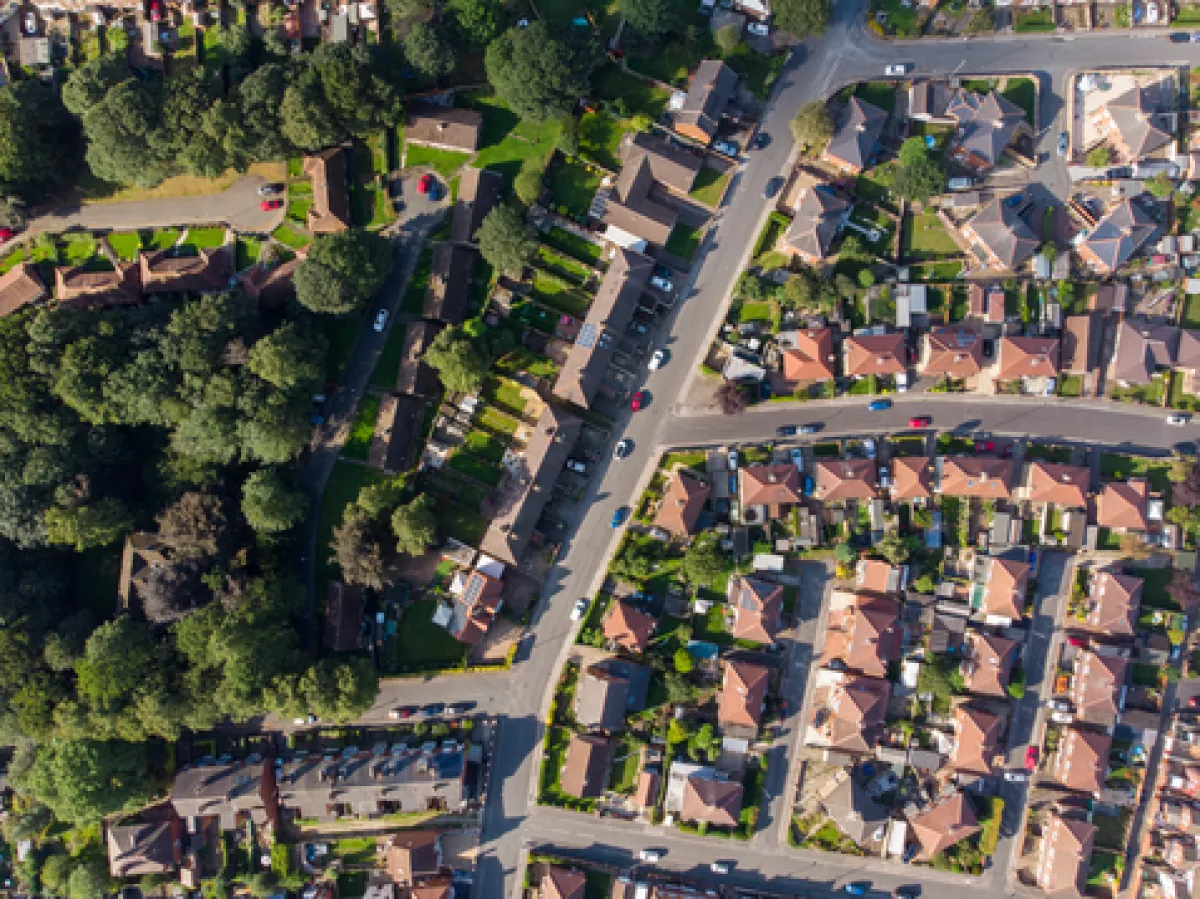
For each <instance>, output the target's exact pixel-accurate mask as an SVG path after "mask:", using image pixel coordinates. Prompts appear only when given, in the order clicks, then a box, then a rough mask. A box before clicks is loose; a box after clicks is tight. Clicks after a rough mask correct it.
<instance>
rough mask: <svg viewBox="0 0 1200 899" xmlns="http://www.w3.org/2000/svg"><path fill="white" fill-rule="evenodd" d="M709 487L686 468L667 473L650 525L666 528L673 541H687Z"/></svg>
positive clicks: (693, 528) (694, 527)
mask: <svg viewBox="0 0 1200 899" xmlns="http://www.w3.org/2000/svg"><path fill="white" fill-rule="evenodd" d="M711 493H712V488H711V487H710V486H709V485H708V484H706V483H705V482H704V481H702V480H700V479H699V478H698V477H696V475H694V474H692V473H691V472H690V471H688V470H687V469H686V468H680V469H679V470H678V471H676V472H675V474H673V475H672V476H671V480H670V481H669V482H668V484H667V490H666V493H664V494H663V498H662V502H661V503H659V504H658V511H657V512H656V513H655V515H654V526H655V527H657V528H661V529H662V530H664V531H666V532H667V533H668V534H670V535H671V536H672V537H674V538H675V539H676V540H688V539H690V538H691V536H692V534H693V533H694V532H695V530H696V523H697V522H698V521H699V519H700V514H701V513H702V512H703V511H704V504H705V503H706V502H708V497H709V495H710V494H711Z"/></svg>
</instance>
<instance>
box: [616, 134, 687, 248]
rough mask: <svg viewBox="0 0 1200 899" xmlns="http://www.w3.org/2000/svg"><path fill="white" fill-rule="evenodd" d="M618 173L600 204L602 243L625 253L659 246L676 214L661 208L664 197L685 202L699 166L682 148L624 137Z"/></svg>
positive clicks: (657, 140)
mask: <svg viewBox="0 0 1200 899" xmlns="http://www.w3.org/2000/svg"><path fill="white" fill-rule="evenodd" d="M620 155H621V157H622V162H623V164H622V166H621V172H620V174H619V175H618V176H617V181H616V183H615V184H614V185H613V189H612V194H611V195H610V196H609V197H608V199H607V200H606V201H605V203H604V211H603V213H602V214H601V216H600V217H601V220H602V221H603V222H604V224H605V225H607V228H606V230H605V239H607V240H610V241H612V242H613V243H616V244H618V245H620V246H624V247H637V246H638V245H639V244H640V242H641V241H645V242H646V243H652V244H659V245H663V244H665V243H666V242H667V240H668V238H670V236H671V231H672V229H673V228H674V227H675V222H676V220H677V218H678V214H677V213H676V212H675V209H674V208H673V207H671V206H669V205H667V204H665V203H663V202H662V201H661V200H660V199H659V198H658V195H659V193H660V192H662V191H666V192H668V193H674V194H679V195H682V196H686V195H687V194H688V193H689V192H690V191H691V189H692V184H694V183H695V181H696V175H697V174H698V173H699V172H700V167H701V165H702V164H703V163H702V161H701V157H699V156H697V155H696V154H695V153H692V152H690V151H688V150H686V149H684V148H683V147H677V146H675V145H674V144H672V143H670V142H669V141H667V140H665V139H663V138H661V137H658V136H657V135H652V134H649V133H645V132H638V133H637V134H633V135H627V136H626V137H625V139H624V140H623V141H622V144H621V148H620Z"/></svg>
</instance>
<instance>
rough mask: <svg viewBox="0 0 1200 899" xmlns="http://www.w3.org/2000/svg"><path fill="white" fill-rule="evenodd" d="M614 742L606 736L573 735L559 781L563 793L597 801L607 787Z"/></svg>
mask: <svg viewBox="0 0 1200 899" xmlns="http://www.w3.org/2000/svg"><path fill="white" fill-rule="evenodd" d="M612 748H613V747H612V741H610V740H609V739H608V738H607V737H598V736H587V735H584V734H571V740H570V742H569V743H568V744H567V757H566V761H565V762H564V763H563V769H562V774H561V777H560V782H561V783H562V789H563V792H564V793H567V794H568V795H570V796H574V797H575V798H576V799H596V798H599V797H600V796H602V795H604V788H605V787H606V786H607V785H608V767H609V764H610V763H611V761H612Z"/></svg>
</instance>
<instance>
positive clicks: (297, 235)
mask: <svg viewBox="0 0 1200 899" xmlns="http://www.w3.org/2000/svg"><path fill="white" fill-rule="evenodd" d="M271 237H273V238H274V239H275V240H277V241H279V242H280V243H281V244H283V245H284V246H285V247H291V248H292V249H293V250H302V249H304V248H305V247H307V246H308V245H309V243H310V241H311V238H309V236H308V235H307V234H304V233H302V232H300V231H297V230H296V229H295V228H293V227H292V226H291V225H287V224H283V225H280V226H279V227H278V228H276V229H275V230H274V231H272V232H271Z"/></svg>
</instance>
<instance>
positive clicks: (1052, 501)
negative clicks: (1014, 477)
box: [1025, 462, 1092, 509]
mask: <svg viewBox="0 0 1200 899" xmlns="http://www.w3.org/2000/svg"><path fill="white" fill-rule="evenodd" d="M1091 480H1092V472H1091V469H1089V468H1085V467H1083V466H1081V465H1059V464H1058V463H1055V462H1033V463H1031V464H1030V465H1029V466H1028V467H1027V468H1026V479H1025V498H1026V499H1027V500H1028V501H1029V502H1031V503H1040V504H1044V505H1052V506H1058V507H1059V508H1063V509H1083V508H1086V506H1087V504H1088V495H1089V493H1090V486H1089V485H1090V484H1091Z"/></svg>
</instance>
